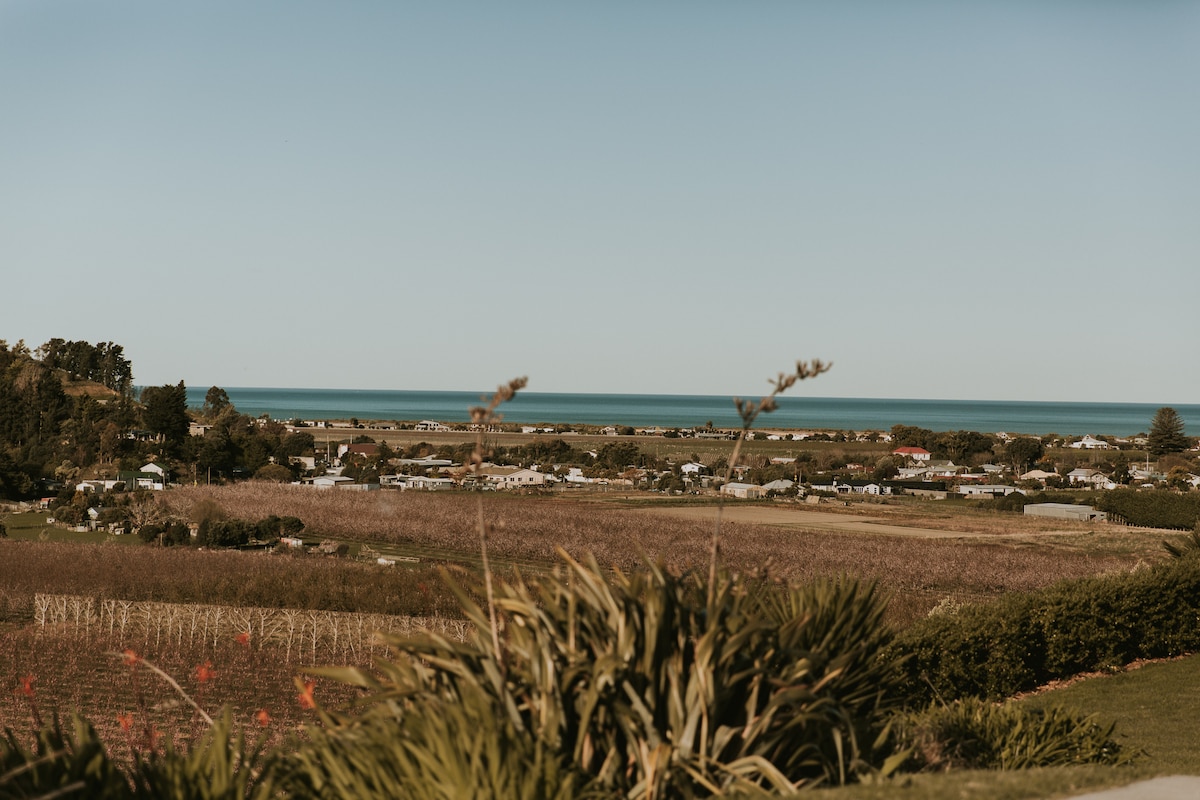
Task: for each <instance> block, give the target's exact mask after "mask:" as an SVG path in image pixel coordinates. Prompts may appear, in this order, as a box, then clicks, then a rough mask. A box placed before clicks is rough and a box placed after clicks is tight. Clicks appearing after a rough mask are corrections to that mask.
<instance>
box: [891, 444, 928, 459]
mask: <svg viewBox="0 0 1200 800" xmlns="http://www.w3.org/2000/svg"><path fill="white" fill-rule="evenodd" d="M892 455H894V456H900V457H901V458H907V459H908V460H909V461H928V460H929V459H930V458H932V457H933V453H930V452H929V451H928V450H926V449H925V448H924V447H897V448H896V449H895V450H893V451H892Z"/></svg>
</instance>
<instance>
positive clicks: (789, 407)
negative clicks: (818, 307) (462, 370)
mask: <svg viewBox="0 0 1200 800" xmlns="http://www.w3.org/2000/svg"><path fill="white" fill-rule="evenodd" d="M206 391H207V389H203V388H189V389H188V404H189V405H192V406H195V407H199V406H201V405H203V403H204V394H205V392H206ZM225 391H226V392H227V393H228V394H229V399H230V400H231V401H232V402H233V404H234V406H236V407H237V409H238V411H240V412H242V413H243V414H248V415H250V416H252V417H259V416H262V415H263V414H266V415H268V416H269V417H272V418H274V419H285V420H286V419H297V418H298V419H305V420H315V419H350V418H352V417H356V418H358V419H360V420H388V421H407V420H412V421H415V420H423V419H430V420H437V421H439V422H466V421H467V420H468V419H469V416H468V412H467V409H468V408H470V407H471V406H474V405H479V404H480V401H481V397H482V396H483V394H484V393H482V392H430V391H389V390H352V389H268V388H228V387H225ZM1158 407H1159V406H1158V405H1155V404H1150V403H1061V402H1059V403H1041V402H1001V401H994V400H979V401H973V400H881V399H866V398H852V397H849V398H847V397H786V396H785V397H782V398H780V400H779V409H778V410H777V411H775V412H774V413H772V414H769V415H765V416H763V417H762V418H761V419H760V422H759V423H758V425H757V426H756V427H758V428H788V429H807V428H812V429H822V430H845V431H849V430H855V431H861V430H888V429H890V428H891V427H892V426H893V425H914V426H917V427H921V428H929V429H930V430H935V431H949V430H971V431H981V432H987V433H995V432H998V431H1007V432H1009V433H1029V434H1039V435H1040V434H1046V433H1059V434H1064V435H1081V434H1085V433H1092V434H1097V435H1100V434H1104V435H1111V436H1132V435H1134V434H1137V433H1140V432H1145V431H1147V430H1148V429H1149V428H1150V420H1151V419H1152V418H1153V416H1154V412H1155V411H1156V410H1157V409H1158ZM1173 407H1174V408H1175V410H1176V411H1178V412H1179V414H1180V416H1181V417H1183V420H1184V422H1185V424H1186V426H1187V433H1188V434H1189V435H1191V436H1195V435H1197V434H1198V433H1200V405H1194V404H1193V405H1175V406H1173ZM501 411H502V412H503V414H504V419H505V420H506V421H508V422H520V423H529V424H534V423H555V422H556V423H577V424H588V425H633V426H649V425H660V426H663V427H670V428H674V427H682V428H686V427H698V426H703V425H705V424H706V423H707V422H710V421H711V422H712V423H713V425H715V426H717V427H735V426H738V425H739V424H740V421H739V419H738V416H737V412H736V410H735V409H734V406H733V401H732V399H731V398H729V397H722V396H716V395H712V396H710V395H646V394H565V393H552V392H523V393H521V394H519V395H518V396H517V397H516V399H514V400H513V401H511V402H509V403H506V404H505V405H504V407H503V408H502V409H501Z"/></svg>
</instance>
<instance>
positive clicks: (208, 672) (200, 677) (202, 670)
mask: <svg viewBox="0 0 1200 800" xmlns="http://www.w3.org/2000/svg"><path fill="white" fill-rule="evenodd" d="M216 676H217V673H216V672H214V671H213V668H212V662H211V661H205V662H204V663H203V664H201V665H200V666H198V667H196V680H197V681H199V682H200V683H208V682H209V681H210V680H212V679H213V678H215V677H216Z"/></svg>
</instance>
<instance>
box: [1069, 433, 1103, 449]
mask: <svg viewBox="0 0 1200 800" xmlns="http://www.w3.org/2000/svg"><path fill="white" fill-rule="evenodd" d="M1067 447H1073V448H1075V449H1076V450H1080V449H1083V450H1107V449H1108V448H1109V447H1110V445H1109V443H1108V442H1106V441H1104V440H1103V439H1097V438H1096V437H1095V436H1092V435H1091V434H1090V433H1089V434H1088V435H1087V436H1084V437H1083V438H1082V439H1080V440H1079V441H1078V442H1071V443H1070V444H1069V445H1067Z"/></svg>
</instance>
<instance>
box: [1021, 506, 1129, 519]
mask: <svg viewBox="0 0 1200 800" xmlns="http://www.w3.org/2000/svg"><path fill="white" fill-rule="evenodd" d="M1025 514H1026V515H1027V516H1030V517H1057V518H1059V519H1074V520H1079V521H1080V522H1106V521H1107V520H1108V515H1107V514H1105V513H1104V512H1103V511H1097V510H1096V509H1094V508H1092V507H1091V506H1077V505H1074V504H1073V503H1030V504H1029V505H1027V506H1025Z"/></svg>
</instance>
